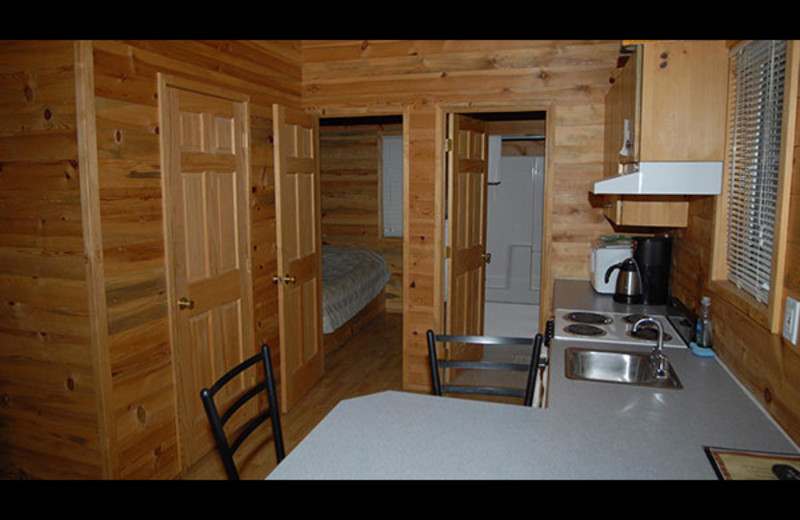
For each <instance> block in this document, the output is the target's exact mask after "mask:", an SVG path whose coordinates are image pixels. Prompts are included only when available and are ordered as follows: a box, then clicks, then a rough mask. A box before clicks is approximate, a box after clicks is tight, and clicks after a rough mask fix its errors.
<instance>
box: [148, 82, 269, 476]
mask: <svg viewBox="0 0 800 520" xmlns="http://www.w3.org/2000/svg"><path fill="white" fill-rule="evenodd" d="M156 82H157V93H158V101H159V102H158V113H159V125H161V131H160V132H159V134H160V135H159V146H160V148H161V150H160V152H159V160H160V161H161V172H162V173H161V200H162V215H163V222H162V225H163V231H164V267H165V269H164V271H165V277H166V301H167V317H168V322H169V341H170V357H171V362H172V363H171V364H172V381H173V384H174V388H175V391H174V392H173V394H172V399H173V408H174V410H175V414H174V418H175V431H176V439H177V446H178V453H179V457H178V459H179V461H178V462H179V465H180V468H181V471H183V470H185V469H187V467H188V461H187V457H188V454H187V453H186V450H185V449H184V445H183V442H184V439H183V436H184V434H185V433H186V432H185V428H184V426H183V415H182V414H183V413H184V411H183V410H184V405H183V404H182V398H183V397H182V395H181V391H180V388H181V387H180V381H181V378H182V376H181V370H182V367H181V366H180V360H181V355H180V352H178V345H179V338H178V326H177V320H178V319H180V316H179V314H178V313H179V312H180V311H179V309H178V305H177V302H178V293H177V286H176V280H175V273H174V269H173V266H174V265H175V251H174V250H173V249H172V248H171V247H170V243H171V242H172V241H173V240H174V230H173V227H172V224H171V223H170V219H169V218H168V214H169V212H170V211H171V208H170V207H169V206H168V205H167V202H168V201H167V191H168V190H169V189H170V188H169V187H168V184H169V183H168V181H167V179H166V175H165V173H164V172H165V169H166V166H167V165H168V164H169V163H170V160H171V157H172V150H171V149H170V143H169V142H168V141H167V138H168V136H167V132H165V131H163V130H164V129H163V124H164V121H165V118H166V117H167V114H168V110H169V107H168V106H167V104H166V103H165V101H164V100H166V99H168V96H167V90H168V89H169V88H171V87H175V88H183V89H187V90H192V91H195V92H198V93H201V94H206V95H209V96H216V97H221V98H224V99H229V100H231V101H234V102H238V103H242V104H243V107H242V108H243V116H242V118H243V124H244V134H245V143H244V153H243V159H244V165H245V166H244V173H243V175H244V181H243V182H244V183H245V184H246V186H247V189H246V192H247V198H246V200H247V201H248V202H249V200H250V188H251V186H252V166H251V157H250V154H251V147H250V146H249V138H250V96H248V95H246V94H242V93H240V92H237V91H235V90H229V89H227V88H221V87H217V86H214V85H208V84H205V83H203V82H198V81H194V80H190V79H186V78H183V77H180V76H174V75H171V74H165V73H162V72H159V73H157V78H156ZM240 210H242V211H244V212H245V215H246V222H247V233H245V234H244V240H245V247H244V251H246V254H247V257H246V258H245V259H244V261H243V264H244V266H245V271H246V276H247V282H248V283H247V284H245V287H242V288H241V289H242V292H243V293H244V294H246V297H247V299H249V301H250V305H249V308H248V309H247V314H246V316H245V318H246V321H247V322H248V325H249V326H248V328H247V330H244V331H243V334H244V335H245V339H249V340H250V341H249V342H250V344H251V346H252V348H253V353H254V354H255V353H256V345H255V342H254V337H255V315H254V305H253V274H252V229H251V222H252V214H251V209H250V204H249V203H248V204H246V205H245V207H244V208H240ZM197 398H198V400H199V399H200V394H199V392H198V394H197Z"/></svg>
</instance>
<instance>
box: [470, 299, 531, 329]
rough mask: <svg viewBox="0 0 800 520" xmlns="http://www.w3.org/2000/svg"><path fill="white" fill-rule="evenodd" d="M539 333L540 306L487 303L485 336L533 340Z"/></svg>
mask: <svg viewBox="0 0 800 520" xmlns="http://www.w3.org/2000/svg"><path fill="white" fill-rule="evenodd" d="M538 331H539V306H538V305H525V304H520V303H497V302H486V304H485V307H484V319H483V333H484V334H485V335H487V336H513V337H522V338H532V337H533V336H534V334H536V333H537V332H538Z"/></svg>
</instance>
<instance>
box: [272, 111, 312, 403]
mask: <svg viewBox="0 0 800 520" xmlns="http://www.w3.org/2000/svg"><path fill="white" fill-rule="evenodd" d="M273 117H274V119H273V124H274V132H273V133H274V139H275V143H274V144H275V207H276V221H277V242H278V276H276V278H275V280H276V282H278V313H279V321H280V336H281V409H282V410H283V411H284V412H286V411H288V410H289V409H290V408H291V407H292V405H294V403H296V402H297V400H298V399H300V397H302V396H303V395H305V393H306V392H307V391H308V390H309V389H310V388H311V387H312V386H314V384H315V383H316V382H317V381H318V380H319V379H320V378H321V377H322V372H323V357H324V356H323V354H322V254H321V251H322V239H321V223H320V216H321V215H320V212H319V204H320V202H319V201H320V186H319V159H318V154H317V150H318V141H319V138H318V129H319V126H318V125H319V123H318V120H317V118H316V117H312V116H309V115H307V114H304V113H302V112H299V111H295V110H290V109H288V108H286V107H282V106H279V105H275V106H274V111H273Z"/></svg>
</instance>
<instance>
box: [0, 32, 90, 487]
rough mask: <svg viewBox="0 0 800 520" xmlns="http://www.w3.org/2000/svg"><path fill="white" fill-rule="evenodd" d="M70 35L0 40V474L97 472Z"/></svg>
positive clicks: (54, 475) (86, 475) (80, 474)
mask: <svg viewBox="0 0 800 520" xmlns="http://www.w3.org/2000/svg"><path fill="white" fill-rule="evenodd" d="M74 62H75V51H74V46H73V42H71V41H45V42H4V43H2V44H0V280H2V281H1V282H0V294H2V310H0V477H2V478H29V477H45V478H90V479H95V478H102V477H103V476H104V473H105V470H104V457H103V450H102V449H101V434H100V431H101V424H100V422H99V409H98V386H97V383H98V378H97V377H96V374H95V358H94V355H93V350H92V338H91V337H90V333H89V331H90V330H91V328H90V325H89V303H88V283H87V255H86V253H85V250H84V238H83V233H84V222H83V214H82V207H81V182H82V180H81V178H80V171H79V157H78V155H79V154H78V134H77V115H76V99H75V83H76V70H75V66H74Z"/></svg>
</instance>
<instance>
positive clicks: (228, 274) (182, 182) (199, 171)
mask: <svg viewBox="0 0 800 520" xmlns="http://www.w3.org/2000/svg"><path fill="white" fill-rule="evenodd" d="M206 89H207V88H206V87H205V86H203V85H199V84H195V83H189V82H186V81H183V80H178V79H173V78H167V77H163V76H162V77H161V82H160V95H159V99H160V100H161V117H162V122H161V127H162V138H163V141H162V157H163V170H164V174H163V181H164V205H165V224H166V256H167V271H168V273H167V277H168V288H169V290H168V292H169V309H170V322H171V325H172V327H171V328H172V331H171V337H172V344H173V350H174V356H175V361H176V363H175V365H176V376H177V385H178V388H177V393H178V417H179V427H180V436H181V452H182V458H183V463H184V467H188V466H190V465H192V464H193V463H194V462H196V461H197V460H198V459H199V458H200V457H202V456H203V455H205V454H206V453H208V452H209V451H211V450H212V449H213V448H214V441H213V437H212V435H211V430H210V427H209V424H208V419H207V418H206V415H205V411H204V409H203V406H202V403H201V400H200V390H201V389H202V388H203V387H208V386H210V385H212V384H213V383H214V382H215V381H216V380H217V379H219V378H220V377H221V376H222V375H223V374H224V373H225V372H227V371H228V370H229V369H231V368H232V367H233V366H235V365H236V364H238V363H241V362H242V361H244V359H246V358H247V357H250V356H252V355H253V354H255V352H256V346H255V345H254V340H253V315H252V294H251V291H252V288H251V283H250V278H251V277H250V272H249V271H250V270H249V261H248V258H249V256H248V255H249V245H248V243H249V236H250V227H249V223H250V219H249V216H248V212H249V204H248V200H249V199H248V197H249V186H250V179H249V165H248V157H247V148H246V144H245V134H246V129H247V122H248V107H247V101H246V98H243V97H241V96H239V95H237V94H234V93H231V94H230V96H228V97H226V96H225V94H223V93H221V92H220V91H219V90H218V89H213V90H212V89H208V90H206ZM181 301H184V302H186V303H185V304H181ZM245 377H247V378H249V379H251V381H247V382H246V381H245ZM253 382H254V375H253V374H247V375H246V376H241V377H240V378H238V379H237V381H236V382H234V383H232V384H231V385H230V386H231V388H230V389H229V390H228V389H226V391H225V393H224V394H220V395H219V397H218V403H219V404H220V406H227V405H228V404H230V402H231V400H232V399H234V398H235V397H237V396H238V395H240V394H241V393H242V391H243V389H244V388H245V387H246V386H249V385H251V384H252V383H253ZM254 407H255V404H253V405H252V406H251V407H250V408H249V409H247V411H246V412H240V413H239V414H237V417H236V419H234V420H233V422H232V427H233V428H235V427H236V426H237V425H238V424H241V423H242V422H244V421H245V420H246V419H248V418H249V417H250V416H252V414H254V413H255V409H254Z"/></svg>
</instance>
